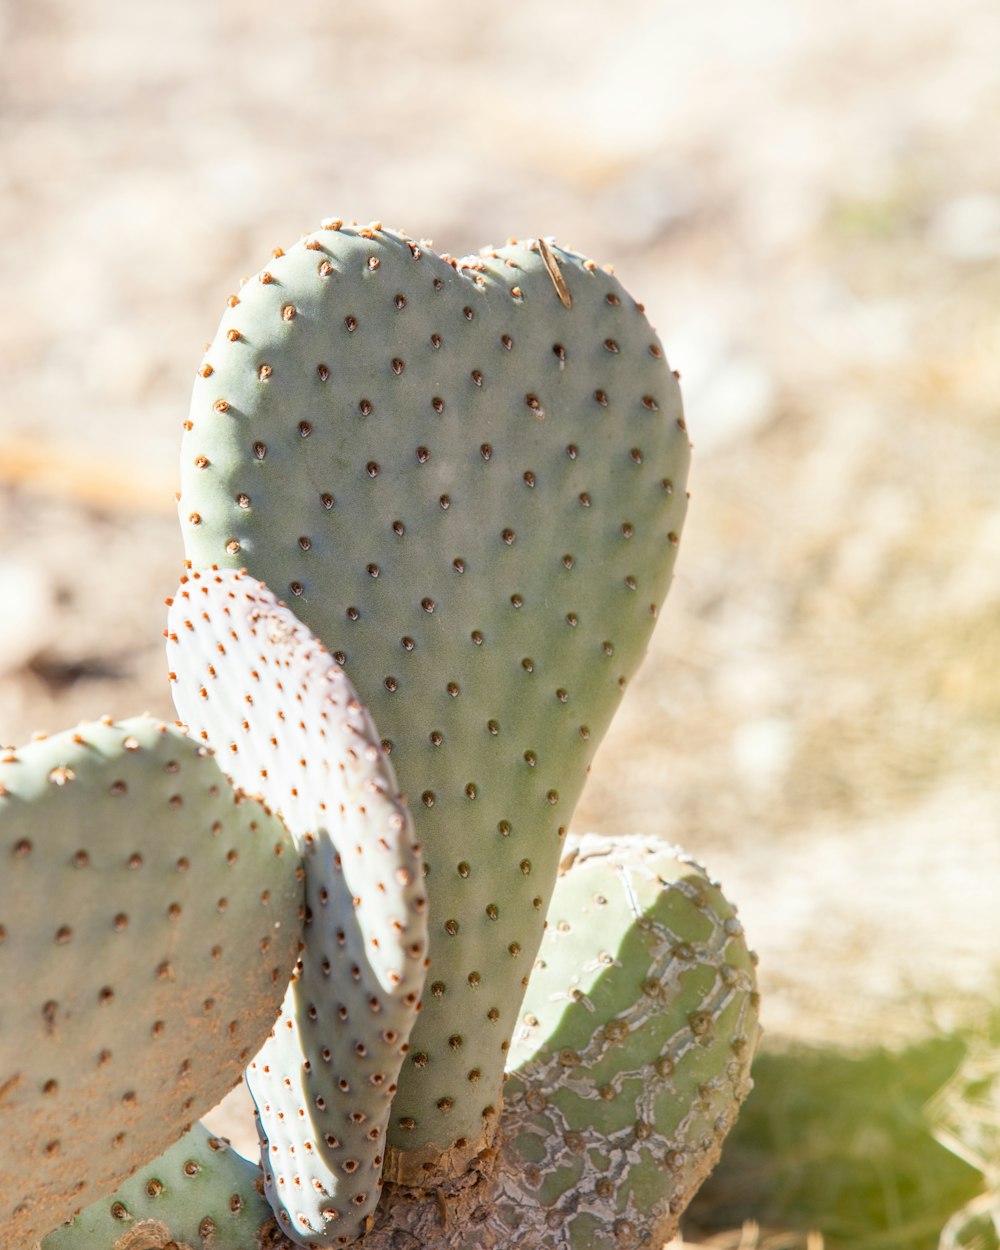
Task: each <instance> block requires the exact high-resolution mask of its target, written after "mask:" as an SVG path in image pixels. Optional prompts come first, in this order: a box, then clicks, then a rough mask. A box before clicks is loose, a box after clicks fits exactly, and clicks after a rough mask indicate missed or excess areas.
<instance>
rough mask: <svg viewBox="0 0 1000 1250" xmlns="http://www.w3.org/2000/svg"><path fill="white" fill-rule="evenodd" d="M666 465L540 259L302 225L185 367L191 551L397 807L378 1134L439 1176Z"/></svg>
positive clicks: (615, 687) (575, 273) (575, 270)
mask: <svg viewBox="0 0 1000 1250" xmlns="http://www.w3.org/2000/svg"><path fill="white" fill-rule="evenodd" d="M688 455H689V444H688V437H687V433H686V430H685V426H684V421H683V417H682V413H681V404H680V397H679V391H678V386H677V382H676V379H675V378H674V376H673V374H672V373H671V372H670V370H669V368H668V367H667V365H666V362H665V360H664V356H663V352H662V349H661V347H660V344H659V342H658V340H657V338H656V335H655V334H654V332H653V330H652V329H651V327H650V326H649V323H648V322H647V320H646V318H645V317H644V315H643V311H642V308H641V306H640V305H638V304H636V302H635V301H634V300H633V299H632V298H631V296H629V295H628V294H627V293H626V292H625V291H624V289H623V288H622V286H621V285H620V283H619V282H618V281H617V280H616V279H615V278H614V277H613V276H612V275H611V274H610V273H608V272H605V271H604V270H602V269H600V268H598V266H596V265H595V264H594V263H593V262H592V261H589V260H586V259H584V258H583V257H582V256H579V255H577V254H575V253H573V252H569V251H566V250H564V249H562V248H558V247H556V246H555V245H551V246H550V245H548V244H543V243H539V242H529V243H525V244H512V245H510V246H508V247H505V248H502V249H499V250H496V251H494V250H489V251H486V252H484V253H483V254H482V255H481V256H480V257H477V258H475V259H473V260H468V261H464V262H454V261H449V260H448V259H447V258H443V257H440V256H437V255H435V254H434V253H432V252H431V251H430V250H429V249H428V248H427V247H425V246H423V245H421V244H418V243H416V242H414V241H413V240H411V239H409V238H407V237H406V236H404V235H401V234H398V233H393V232H390V231H385V230H382V229H381V228H377V227H371V228H366V229H359V228H352V227H343V226H342V223H339V222H327V223H324V228H323V229H321V230H319V231H317V232H315V233H314V234H312V235H310V236H309V237H308V238H306V239H305V240H304V241H303V242H302V243H300V244H298V245H296V246H295V247H293V248H291V249H290V250H289V251H288V252H287V253H285V254H282V255H279V256H278V257H276V258H275V259H274V260H273V261H272V262H271V263H270V264H269V266H268V268H267V269H266V270H265V271H263V272H262V273H260V274H258V275H257V276H256V277H255V278H253V279H252V280H250V281H249V282H248V283H247V284H246V285H245V286H244V287H243V288H242V290H241V292H240V294H239V296H238V297H233V299H231V300H230V307H229V309H228V310H227V312H226V313H225V315H224V317H223V320H222V324H221V326H220V328H219V332H218V334H217V336H216V339H215V341H214V342H213V344H212V345H211V347H210V348H209V350H208V353H207V355H206V357H205V359H204V362H203V364H202V366H201V369H200V374H199V378H198V380H197V383H196V386H195V393H194V399H193V403H192V409H191V414H190V419H189V421H188V422H187V433H186V435H185V438H184V441H183V447H182V487H183V489H182V496H181V504H180V514H181V519H182V525H183V528H184V532H185V542H186V546H187V552H188V555H189V557H190V558H191V560H192V561H193V562H194V564H195V565H196V566H199V567H207V566H210V565H213V564H220V565H227V566H229V567H239V566H243V565H245V566H246V567H248V569H249V570H250V572H251V573H253V574H254V575H255V576H257V577H260V578H262V579H263V580H264V581H266V582H267V583H268V584H269V585H270V586H271V587H272V588H273V589H275V590H276V591H277V592H278V593H279V594H281V595H283V596H285V597H287V598H288V600H289V602H290V603H291V604H292V605H293V606H294V609H295V611H296V613H297V614H298V615H299V616H300V617H301V618H302V619H303V620H304V621H305V622H306V623H307V624H308V625H309V626H310V627H311V628H312V629H313V630H314V631H315V632H316V633H317V634H318V635H319V637H321V638H322V639H323V641H324V642H325V644H326V645H327V646H328V647H329V648H330V650H331V652H332V653H333V655H334V657H335V659H337V660H338V662H340V663H341V664H342V665H343V666H344V667H345V668H346V670H347V671H348V672H349V673H350V675H351V679H352V681H353V682H354V684H355V686H356V687H357V689H358V691H359V693H360V695H361V697H362V698H363V699H364V700H365V702H366V703H367V704H368V706H369V707H370V709H371V711H372V714H373V716H374V718H375V721H376V723H377V724H378V726H379V728H380V730H381V732H382V734H383V735H384V737H385V740H386V741H387V742H388V744H389V746H390V748H391V751H392V758H393V762H394V764H395V766H396V771H397V775H398V777H399V781H400V784H401V785H402V787H403V789H404V791H405V792H406V794H407V795H408V796H409V799H410V802H411V804H412V806H413V808H414V811H415V812H416V813H417V816H416V820H417V830H418V834H419V837H420V840H421V843H422V845H423V847H424V852H425V856H426V859H427V862H428V869H429V875H428V880H427V888H428V894H429V899H430V909H431V915H432V925H431V939H430V952H431V961H432V966H433V972H432V974H431V977H430V993H429V994H428V995H427V1001H426V1006H425V1010H424V1012H423V1015H422V1017H421V1020H420V1022H419V1024H418V1025H417V1028H416V1030H415V1032H414V1036H413V1039H412V1042H413V1044H412V1051H411V1056H410V1060H409V1061H408V1062H407V1064H406V1065H405V1068H404V1071H403V1074H402V1077H401V1080H400V1089H399V1093H398V1095H397V1099H396V1106H395V1108H394V1113H393V1118H394V1123H393V1127H392V1134H391V1140H392V1143H393V1145H394V1146H395V1148H396V1149H397V1151H399V1152H402V1153H403V1154H409V1155H410V1156H412V1159H413V1160H420V1159H424V1158H426V1157H432V1156H438V1157H443V1156H447V1157H448V1158H449V1159H450V1160H452V1162H453V1165H454V1167H455V1168H457V1169H460V1168H461V1166H462V1161H463V1160H467V1159H469V1158H471V1157H473V1156H474V1155H475V1153H476V1152H477V1151H478V1150H479V1149H480V1148H481V1147H482V1146H483V1145H484V1144H485V1143H486V1142H487V1141H488V1140H489V1138H490V1135H491V1132H492V1130H493V1128H494V1127H495V1123H496V1119H497V1112H498V1110H499V1106H500V1083H501V1076H502V1070H503V1066H504V1063H505V1060H506V1051H507V1047H508V1045H509V1038H510V1036H511V1034H512V1032H513V1029H514V1025H515V1022H516V1019H517V1012H518V1008H519V1005H520V1002H521V997H522V995H523V992H524V987H525V985H526V981H527V973H528V971H529V969H530V967H531V963H532V960H533V957H534V954H535V951H536V949H537V946H538V942H539V940H540V938H541V933H542V924H543V916H544V912H545V908H546V906H547V903H548V899H549V897H550V893H551V889H552V885H553V882H554V880H555V875H556V867H557V864H558V861H559V858H560V855H561V854H562V851H563V837H564V834H565V831H566V829H567V828H568V825H569V820H570V815H571V813H572V811H573V808H574V806H575V804H576V801H577V798H578V795H579V792H580V790H581V788H582V785H583V781H584V778H585V776H586V772H587V768H588V766H589V764H590V761H591V759H592V757H593V754H594V751H595V749H596V747H597V745H598V743H599V741H600V739H601V737H602V736H603V734H604V732H605V729H606V728H607V725H608V723H609V721H610V719H611V716H612V714H613V712H614V710H615V708H616V707H617V705H618V702H619V700H620V698H621V694H622V691H623V689H624V687H625V685H626V683H627V681H628V679H629V677H630V676H631V674H632V673H633V672H634V671H635V669H636V668H637V666H638V664H639V662H640V661H641V659H642V656H643V654H644V651H645V648H646V643H647V640H648V636H649V633H650V630H651V629H652V626H653V623H654V620H655V617H656V614H657V612H658V611H659V609H660V607H661V606H662V604H663V600H664V598H665V596H666V593H667V588H668V586H669V583H670V579H671V574H672V568H673V563H674V556H675V552H676V547H677V543H678V536H679V534H680V531H681V526H682V522H683V518H684V512H685V506H686V494H685V480H686V474H687V464H688ZM424 1152H429V1155H427V1154H425V1153H424Z"/></svg>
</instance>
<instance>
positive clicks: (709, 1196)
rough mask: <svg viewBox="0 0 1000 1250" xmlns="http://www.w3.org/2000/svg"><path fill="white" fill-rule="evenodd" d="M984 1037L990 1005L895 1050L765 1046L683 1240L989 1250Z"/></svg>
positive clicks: (990, 1095) (991, 1134) (997, 1052)
mask: <svg viewBox="0 0 1000 1250" xmlns="http://www.w3.org/2000/svg"><path fill="white" fill-rule="evenodd" d="M998 1040H1000V1013H997V1014H995V1015H994V1016H992V1018H990V1019H989V1020H988V1021H986V1022H981V1023H980V1024H978V1025H976V1026H973V1027H971V1028H966V1029H962V1030H956V1031H955V1032H953V1033H950V1034H948V1035H946V1036H937V1037H932V1038H929V1039H928V1040H925V1041H921V1042H919V1043H917V1044H914V1045H911V1046H909V1047H907V1048H905V1049H898V1050H893V1049H889V1048H882V1047H877V1048H870V1049H867V1050H863V1051H859V1052H858V1053H856V1054H848V1053H844V1052H842V1051H836V1050H833V1049H829V1048H824V1047H803V1046H797V1047H794V1048H781V1047H779V1046H777V1045H774V1046H771V1047H768V1046H766V1045H765V1047H764V1049H763V1051H762V1053H761V1054H760V1055H759V1057H758V1059H757V1062H756V1065H755V1068H754V1081H755V1088H754V1092H753V1093H752V1094H751V1095H750V1098H749V1100H748V1101H747V1104H746V1106H745V1108H744V1110H743V1113H742V1115H741V1117H740V1119H739V1121H738V1123H737V1125H736V1127H735V1129H734V1130H733V1133H732V1135H731V1137H730V1139H729V1141H728V1143H727V1145H726V1149H725V1151H724V1154H723V1158H722V1161H721V1162H720V1165H719V1167H718V1168H717V1169H716V1172H715V1173H714V1174H713V1176H712V1177H710V1178H709V1180H708V1182H707V1183H706V1184H705V1186H704V1187H703V1189H702V1190H701V1191H700V1193H699V1194H698V1196H697V1197H696V1199H695V1201H694V1203H693V1204H692V1206H691V1207H690V1208H689V1211H688V1214H687V1216H686V1217H685V1222H684V1225H683V1228H684V1236H685V1240H686V1241H687V1242H703V1243H704V1242H708V1243H711V1244H712V1245H713V1246H714V1247H717V1248H719V1250H722V1248H723V1247H731V1248H733V1250H735V1247H737V1246H740V1245H742V1246H743V1248H744V1250H748V1246H751V1245H752V1246H758V1247H766V1248H767V1250H777V1248H778V1247H800V1246H801V1247H807V1246H808V1247H809V1250H815V1248H816V1247H817V1246H819V1245H822V1246H825V1247H826V1250H935V1248H936V1247H938V1246H941V1247H942V1248H944V1247H949V1248H953V1247H968V1250H995V1246H996V1244H997V1239H996V1232H995V1228H994V1225H993V1223H992V1221H991V1213H994V1212H995V1211H996V1210H997V1203H996V1197H995V1191H994V1196H992V1197H991V1193H990V1187H991V1186H992V1185H995V1184H996V1179H997V1178H996V1165H997V1163H998V1162H1000V1150H998V1145H1000V1048H998V1045H997V1042H998ZM958 1213H961V1214H958ZM949 1221H950V1223H949ZM727 1230H728V1231H727ZM733 1230H738V1231H733ZM748 1230H749V1231H748Z"/></svg>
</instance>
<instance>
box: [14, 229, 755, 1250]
mask: <svg viewBox="0 0 1000 1250" xmlns="http://www.w3.org/2000/svg"><path fill="white" fill-rule="evenodd" d="M688 456H689V443H688V437H687V432H686V427H685V423H684V419H683V416H682V411H681V403H680V395H679V390H678V385H677V380H676V377H675V375H674V374H673V373H672V372H671V371H670V369H669V367H668V366H667V363H666V360H665V357H664V353H663V350H662V347H661V345H660V343H659V341H658V339H657V337H656V335H655V334H654V332H653V330H652V329H651V327H650V326H649V323H648V322H647V320H646V318H645V316H644V313H643V309H642V306H641V305H639V304H637V303H636V302H635V301H634V300H633V299H632V298H631V297H630V296H629V295H628V294H627V293H626V292H625V290H624V289H623V288H622V286H621V285H620V283H619V282H618V281H617V279H616V278H615V277H614V276H613V274H612V273H611V272H610V271H608V270H605V269H601V268H599V267H598V266H597V265H596V264H595V263H594V262H592V261H590V260H587V259H585V258H584V257H582V256H580V255H578V254H576V253H574V252H571V251H568V250H566V249H563V248H560V247H558V246H556V245H555V244H552V243H548V242H546V241H545V240H532V241H529V242H527V243H523V244H521V243H512V244H510V245H508V246H507V247H504V248H501V249H484V251H483V252H482V253H480V254H479V255H478V256H477V257H475V258H469V259H466V260H462V261H456V260H453V259H451V258H449V257H447V256H438V255H436V254H434V253H433V252H432V251H431V250H430V248H429V247H428V246H427V245H426V244H425V243H422V242H417V241H415V240H413V239H411V238H409V237H408V236H406V235H405V234H403V233H400V232H393V231H388V230H384V229H383V228H382V227H381V226H380V225H379V224H378V223H373V224H372V225H371V226H368V227H359V226H357V225H356V224H351V225H345V224H344V223H343V222H341V221H339V220H330V221H326V222H324V223H323V224H322V226H321V228H320V229H319V230H317V231H315V232H313V233H311V234H310V235H308V236H307V237H306V238H305V239H304V240H302V241H301V242H300V243H299V244H297V245H296V246H294V247H292V248H290V249H289V250H288V251H287V252H284V251H282V250H281V249H278V250H276V252H275V253H274V255H273V257H272V259H271V261H270V262H269V263H268V266H267V268H266V269H264V270H262V271H261V272H260V273H258V274H257V275H256V276H255V277H254V278H252V279H250V280H249V281H247V282H246V283H245V284H244V285H243V286H242V288H241V290H240V292H239V293H238V294H234V295H233V296H231V297H230V299H229V301H228V307H227V309H226V312H225V314H224V316H223V319H222V324H221V326H220V328H219V331H218V334H217V335H216V338H215V340H214V341H213V342H212V344H211V346H210V347H209V349H208V351H207V353H206V355H205V358H204V360H203V361H202V364H201V367H200V369H199V371H198V378H197V381H196V385H195V392H194V398H193V402H192V408H191V413H190V416H189V419H188V420H187V421H186V422H185V433H184V437H183V441H182V491H181V494H180V497H179V499H180V517H181V524H182V528H183V531H184V540H185V545H186V552H187V560H188V567H187V571H186V573H185V575H184V577H183V579H182V582H181V586H180V588H179V590H178V593H177V594H176V595H175V596H174V597H173V599H172V601H171V606H170V611H169V618H168V624H167V630H166V634H167V649H168V664H169V676H170V680H171V683H172V689H173V693H174V698H175V703H176V706H177V709H178V715H179V717H180V723H179V726H177V727H173V726H171V727H166V726H159V725H155V724H152V723H149V722H146V721H135V722H128V723H125V724H122V725H115V724H107V725H98V726H90V727H84V728H81V729H80V730H78V731H77V732H76V733H75V734H69V735H62V736H60V737H57V738H54V739H49V740H47V741H44V742H39V743H33V744H31V745H29V746H28V747H26V748H24V749H22V750H20V751H11V752H8V754H7V756H6V757H4V760H3V762H2V763H0V855H6V856H7V857H8V859H9V863H10V871H8V872H7V873H6V874H5V875H4V877H3V879H2V882H0V980H2V983H3V985H4V987H5V990H6V991H7V992H6V994H5V1001H7V1002H8V1003H15V1002H16V1003H21V1002H22V1001H23V1002H27V1003H29V1004H30V1005H29V1007H28V1009H27V1010H26V1011H25V1010H21V1009H18V1010H17V1011H16V1012H10V1013H7V1012H5V1013H3V1014H2V1015H0V1106H2V1107H3V1108H4V1110H5V1113H6V1114H7V1115H9V1116H10V1119H11V1122H12V1123H13V1124H15V1125H16V1132H15V1135H14V1136H13V1138H9V1139H8V1141H5V1142H4V1143H3V1144H2V1145H0V1172H2V1176H0V1193H2V1194H3V1198H2V1199H0V1225H2V1226H3V1227H4V1229H5V1232H7V1233H8V1234H9V1240H10V1243H11V1244H15V1243H16V1244H18V1245H27V1246H31V1245H36V1244H38V1243H39V1242H42V1244H43V1245H44V1250H82V1248H83V1247H86V1248H87V1250H112V1248H114V1250H125V1248H128V1250H151V1248H157V1247H167V1246H171V1247H173V1246H177V1247H191V1248H192V1250H195V1248H197V1250H201V1248H204V1250H208V1248H209V1247H212V1248H213V1250H252V1248H253V1247H256V1246H261V1245H298V1246H308V1247H320V1246H323V1247H328V1246H347V1245H351V1244H361V1245H364V1246H368V1247H372V1248H377V1250H389V1247H390V1246H392V1247H395V1246H397V1245H398V1244H399V1238H400V1236H403V1237H404V1239H405V1238H409V1240H407V1244H408V1245H412V1246H414V1247H418V1246H427V1247H431V1246H440V1247H454V1248H455V1250H459V1248H463V1250H465V1248H467V1250H472V1248H473V1247H491V1246H492V1247H512V1246H514V1245H515V1244H516V1245H518V1246H520V1247H524V1248H525V1250H532V1248H537V1250H548V1248H551V1250H555V1248H556V1247H563V1246H571V1247H573V1248H574V1250H585V1248H587V1247H595V1248H598V1247H627V1246H633V1245H634V1246H640V1245H645V1246H655V1245H659V1244H661V1243H662V1242H663V1241H664V1240H666V1239H668V1238H669V1237H670V1236H672V1235H673V1233H674V1232H675V1231H676V1228H677V1223H678V1220H679V1217H680V1214H681V1212H682V1211H683V1209H684V1207H685V1205H686V1203H687V1202H688V1201H689V1199H690V1197H691V1196H692V1194H693V1193H694V1191H695V1189H696V1188H697V1185H698V1184H699V1183H700V1181H701V1180H702V1179H703V1178H704V1176H705V1175H706V1174H707V1172H708V1170H709V1169H710V1168H711V1166H712V1164H713V1163H714V1161H715V1159H716V1157H717V1155H718V1152H719V1149H720V1147H721V1143H722V1140H723V1138H724V1136H725V1133H726V1131H727V1130H728V1128H729V1126H730V1125H731V1123H732V1121H733V1119H734V1117H735V1115H736V1112H737V1109H738V1106H739V1104H740V1102H741V1101H742V1099H743V1098H744V1096H745V1095H746V1093H747V1090H748V1089H749V1065H750V1060H751V1058H752V1055H753V1051H754V1048H755V1044H756V1039H757V997H756V990H755V982H754V970H753V958H752V956H751V955H750V953H749V952H748V950H747V947H746V944H745V941H744V938H743V933H742V929H741V926H740V924H739V921H738V919H737V918H736V915H735V912H734V910H733V908H732V907H731V906H730V904H728V903H727V902H726V900H725V899H724V897H723V896H722V894H721V893H720V892H719V889H718V887H717V886H716V885H715V884H714V883H713V882H711V881H710V879H709V878H708V877H707V876H706V875H705V873H704V872H703V871H702V870H701V869H700V868H698V867H697V866H696V865H695V864H693V863H692V862H691V861H690V860H688V859H687V858H686V857H685V856H683V855H682V854H680V853H679V852H678V851H677V850H676V848H669V847H666V846H664V845H663V844H662V843H661V842H659V841H657V840H656V839H655V838H651V837H635V838H625V839H603V838H600V837H598V836H596V835H587V836H586V837H583V838H578V837H574V836H573V835H572V834H570V833H569V826H570V819H571V815H572V811H573V808H574V806H575V804H576V801H577V798H578V796H579V794H580V790H581V788H582V786H583V783H584V780H585V778H586V774H587V771H588V768H589V766H590V762H591V760H592V758H593V755H594V752H595V750H596V748H597V746H598V744H599V742H600V740H601V737H602V736H603V734H604V732H605V730H606V729H607V726H608V724H609V722H610V720H611V717H612V716H613V714H614V711H615V709H616V707H617V705H618V703H619V701H620V699H621V697H622V693H623V691H624V690H625V688H626V686H627V684H628V682H629V681H630V680H631V678H632V677H633V675H634V674H635V672H636V671H637V669H638V666H639V664H640V662H641V660H642V657H643V655H644V652H645V649H646V646H647V643H648V639H649V635H650V632H651V630H652V628H653V625H654V623H655V620H656V618H657V616H658V614H659V612H660V609H661V608H662V606H663V602H664V599H665V597H666V594H667V590H668V587H669V584H670V579H671V576H672V570H673V564H674V558H675V554H676V550H677V546H678V542H679V536H680V533H681V528H682V524H683V519H684V512H685V507H686V498H687V496H686V490H685V483H686V476H687V464H688ZM286 605H287V606H286ZM133 919H134V921H135V922H134V923H133ZM206 952H207V954H206ZM22 994H24V995H26V996H27V997H25V998H24V999H22V998H21V995H22ZM244 1068H245V1070H246V1072H245V1079H246V1082H247V1085H248V1087H249V1089H250V1092H251V1094H252V1095H253V1098H254V1101H255V1104H256V1108H257V1125H258V1132H259V1135H260V1141H261V1158H260V1163H259V1164H257V1163H252V1162H249V1161H247V1160H245V1159H243V1158H241V1157H240V1156H239V1155H237V1154H236V1153H235V1152H234V1151H232V1150H231V1149H229V1148H228V1147H227V1145H226V1143H224V1142H222V1141H221V1140H219V1139H217V1138H213V1137H212V1136H211V1135H209V1134H208V1133H206V1132H205V1130H204V1129H202V1128H200V1127H198V1126H197V1125H195V1121H196V1119H197V1117H198V1116H199V1115H200V1114H202V1113H203V1112H204V1111H206V1110H207V1109H208V1108H209V1107H210V1106H211V1105H212V1104H213V1103H214V1102H215V1101H216V1100H217V1098H218V1097H219V1095H220V1094H221V1093H222V1092H224V1091H225V1089H226V1088H228V1087H229V1086H231V1085H232V1084H234V1083H235V1082H236V1081H238V1080H239V1079H240V1072H241V1071H242V1070H243V1069H244ZM68 1090H72V1091H73V1098H72V1102H71V1110H70V1109H68V1108H67V1106H66V1098H65V1094H64V1091H68ZM163 1151H166V1153H163ZM111 1191H114V1192H111ZM109 1194H110V1196H102V1195H109ZM60 1221H63V1224H62V1226H61V1227H59V1228H58V1229H56V1231H51V1230H52V1229H54V1228H55V1226H56V1225H58V1224H59V1223H60ZM46 1234H48V1235H47V1236H46ZM43 1239H44V1240H43Z"/></svg>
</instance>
